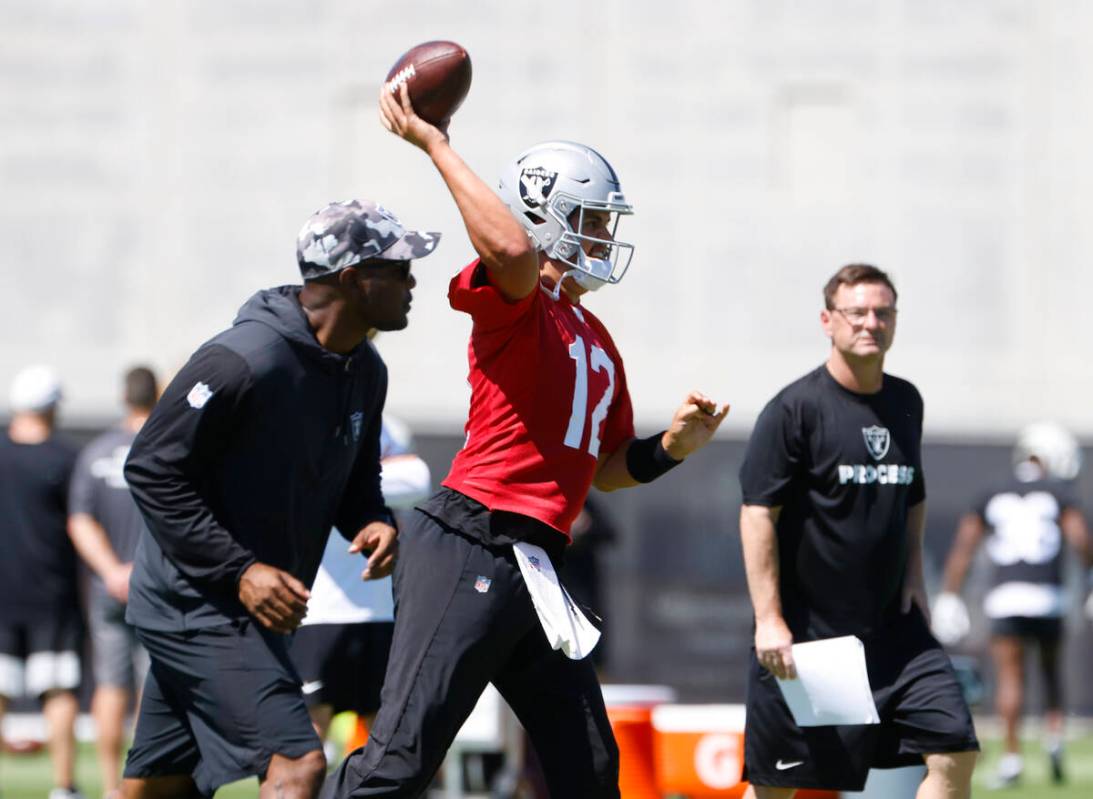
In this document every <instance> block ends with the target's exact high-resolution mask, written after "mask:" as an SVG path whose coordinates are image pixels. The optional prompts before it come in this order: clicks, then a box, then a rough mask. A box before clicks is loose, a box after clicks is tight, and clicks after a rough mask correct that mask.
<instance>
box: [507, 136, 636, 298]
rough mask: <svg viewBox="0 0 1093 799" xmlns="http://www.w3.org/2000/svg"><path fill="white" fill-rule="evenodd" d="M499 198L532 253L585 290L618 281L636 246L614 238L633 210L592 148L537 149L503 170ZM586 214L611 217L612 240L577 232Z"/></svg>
mask: <svg viewBox="0 0 1093 799" xmlns="http://www.w3.org/2000/svg"><path fill="white" fill-rule="evenodd" d="M498 193H499V194H500V195H501V199H502V200H503V201H504V202H505V204H506V205H508V207H509V210H510V211H512V213H513V215H515V217H516V218H517V219H518V220H519V221H520V223H521V224H523V226H524V227H525V228H526V229H527V231H528V235H529V236H530V237H531V239H532V241H534V242H535V244H536V247H537V248H538V249H540V250H542V251H543V252H545V253H546V254H547V256H548V257H550V258H552V259H554V260H557V261H560V262H562V263H564V264H566V265H567V266H569V267H570V269H569V271H568V272H566V275H567V276H569V277H572V278H573V279H574V280H575V281H577V283H578V284H580V285H581V286H583V287H584V288H585V289H588V290H589V291H595V290H596V289H598V288H599V287H600V286H602V285H604V284H605V283H618V282H619V281H620V280H622V277H623V275H624V274H626V270H627V268H629V266H630V260H631V259H632V258H633V257H634V245H633V244H627V243H626V242H622V241H616V240H615V239H614V236H615V233H616V231H617V230H618V225H619V217H620V216H622V215H623V214H632V213H634V209H633V206H631V205H630V204H629V203H628V202H626V197H625V196H624V195H623V193H622V187H621V186H620V185H619V178H618V175H616V174H615V170H614V169H612V168H611V164H609V163H607V159H605V158H604V157H603V156H602V155H600V154H599V153H598V152H596V151H595V150H593V149H592V148H591V147H586V146H585V145H583V144H577V143H576V142H570V141H548V142H543V143H542V144H537V145H535V146H534V147H532V148H531V149H529V150H526V151H524V152H523V153H521V154H520V155H519V156H518V157H517V158H516V160H514V161H513V162H512V163H511V164H509V166H508V167H506V169H505V172H504V174H502V175H501V181H500V185H499V188H498ZM588 211H608V212H609V213H611V214H612V217H613V219H612V221H611V222H610V223H609V227H610V230H611V239H601V238H595V237H592V236H586V235H584V234H583V233H582V232H581V231H582V230H583V227H584V215H585V213H586V212H588ZM585 243H588V244H591V245H595V246H594V248H593V251H594V252H596V253H597V255H596V256H591V255H589V254H588V253H586V252H585V248H584V247H583V246H582V245H583V244H585Z"/></svg>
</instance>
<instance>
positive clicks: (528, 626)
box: [321, 511, 619, 799]
mask: <svg viewBox="0 0 1093 799" xmlns="http://www.w3.org/2000/svg"><path fill="white" fill-rule="evenodd" d="M399 541H400V543H399V559H398V564H397V566H396V567H395V574H394V585H393V589H394V595H395V635H394V641H393V642H392V645H391V656H390V661H389V663H388V667H387V675H386V677H385V680H384V685H383V693H382V696H381V706H380V711H379V714H378V715H377V717H376V721H375V724H374V725H373V726H372V731H371V736H370V737H369V739H368V744H367V745H366V746H365V747H364V748H362V749H358V750H357V751H355V752H353V753H351V754H350V755H349V756H348V757H347V758H346V759H345V760H344V761H343V762H342V764H341V766H340V767H339V768H338V770H337V771H336V772H335V773H334V774H332V775H331V776H330V778H329V779H328V780H327V782H326V785H325V786H324V788H323V792H322V794H321V795H322V797H323V799H335V798H336V799H349V797H354V798H356V797H380V796H382V797H418V796H421V795H422V794H424V793H425V791H426V789H427V788H428V785H429V783H430V781H431V780H432V778H433V775H434V774H435V773H436V771H437V769H438V768H439V767H440V764H441V762H442V760H443V759H444V755H445V753H446V752H447V750H448V747H449V746H450V745H451V743H452V740H453V739H454V738H455V735H456V732H458V730H459V728H460V726H462V724H463V722H464V721H465V720H466V718H467V716H468V715H469V714H470V712H471V711H472V710H473V709H474V705H475V703H476V702H477V701H478V697H479V696H480V695H481V693H482V691H483V690H484V689H485V687H486V684H487V683H489V682H492V683H493V684H494V685H495V686H496V687H497V689H498V691H500V693H501V695H502V696H503V697H504V698H505V700H506V701H507V702H508V703H509V705H510V706H511V707H512V709H513V710H514V711H515V713H516V715H517V717H518V718H519V719H520V722H521V723H522V724H523V725H524V728H525V729H526V730H527V732H528V735H529V736H530V737H531V740H532V743H533V744H534V746H535V749H536V751H537V753H538V755H539V758H540V760H541V761H542V764H543V769H544V771H545V773H546V779H547V783H548V785H549V787H550V792H551V796H553V797H557V798H559V799H561V798H562V797H565V798H566V799H571V798H572V797H581V798H582V799H599V798H600V797H609V798H610V799H617V797H618V796H619V789H618V748H617V746H616V744H615V739H614V736H613V735H612V732H611V726H610V723H609V722H608V719H607V711H606V709H605V708H604V703H603V695H602V693H601V691H600V687H599V683H598V682H597V679H596V674H595V671H594V670H593V667H592V662H591V661H590V660H589V659H587V658H586V659H584V660H570V659H569V658H567V657H566V656H565V655H563V654H561V653H560V652H557V651H554V650H552V649H551V648H550V647H549V645H548V644H547V641H546V636H545V635H544V634H543V631H542V628H541V627H540V626H539V620H538V617H537V615H536V613H535V608H534V606H533V605H532V603H531V598H530V597H529V595H528V591H527V587H526V586H525V584H524V580H523V577H522V576H521V574H520V569H519V567H518V566H517V565H516V560H515V556H514V555H513V553H512V548H511V547H489V546H486V545H484V544H482V543H480V542H479V541H476V540H474V539H473V538H470V537H467V536H465V535H463V534H461V533H459V532H457V531H456V530H455V529H454V528H452V527H449V526H448V525H446V524H444V523H442V522H440V521H439V520H437V519H434V518H433V517H431V516H428V515H426V514H425V513H423V512H421V511H415V512H414V517H413V520H412V522H411V524H410V525H409V526H408V528H407V529H406V530H404V531H403V533H402V534H401V535H400V537H399Z"/></svg>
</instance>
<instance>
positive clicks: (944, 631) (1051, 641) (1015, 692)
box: [933, 422, 1093, 787]
mask: <svg viewBox="0 0 1093 799" xmlns="http://www.w3.org/2000/svg"><path fill="white" fill-rule="evenodd" d="M1080 468H1081V449H1079V447H1078V442H1077V441H1076V440H1075V439H1074V437H1073V436H1072V435H1070V433H1068V432H1067V431H1066V430H1064V429H1062V428H1061V427H1059V426H1058V425H1054V424H1050V423H1045V422H1040V423H1037V424H1033V425H1029V426H1028V427H1027V428H1025V429H1024V430H1023V431H1022V432H1021V434H1020V435H1019V436H1018V439H1017V445H1016V447H1015V448H1014V477H1013V479H1012V480H1010V481H1009V482H1008V483H1006V484H1004V485H998V486H994V487H993V488H992V489H991V490H990V491H988V492H987V493H985V494H984V495H983V496H982V498H981V500H980V501H979V502H978V503H977V504H976V506H975V509H974V510H973V511H971V512H969V513H967V514H965V515H964V517H963V518H962V519H961V520H960V524H959V527H958V528H957V533H956V540H955V541H954V542H953V548H952V551H951V552H950V553H949V558H948V562H947V563H946V565H945V581H944V587H943V592H942V593H941V594H940V595H939V596H938V597H937V600H936V601H935V604H934V614H935V615H934V625H933V626H934V632H935V634H936V635H937V637H938V638H939V639H940V640H941V641H943V642H944V643H946V644H953V643H956V642H957V641H959V640H960V639H961V638H963V637H964V635H965V634H967V632H968V629H969V626H970V625H969V621H968V612H967V609H966V608H965V606H964V603H963V600H961V599H960V588H961V586H962V585H963V584H964V577H965V576H966V575H967V573H968V569H969V568H970V567H971V564H972V559H973V557H974V556H975V552H976V550H977V549H978V547H979V545H980V543H983V544H985V545H986V550H987V555H988V557H989V558H990V561H991V565H992V567H993V570H992V574H991V587H990V589H989V591H988V592H987V595H986V597H985V599H984V602H983V609H984V611H985V612H986V616H987V618H988V619H990V624H991V640H990V649H991V657H992V659H993V661H994V668H995V674H996V688H995V707H996V708H997V711H998V715H999V716H1001V717H1002V720H1003V722H1004V724H1005V749H1006V751H1005V754H1004V755H1003V756H1002V758H1001V760H1000V761H999V763H998V773H997V775H996V777H995V780H994V782H995V784H996V785H997V786H999V787H1004V786H1007V785H1012V784H1014V783H1016V782H1018V781H1019V780H1020V777H1021V772H1022V770H1023V767H1024V762H1023V759H1022V757H1021V747H1020V741H1019V739H1018V737H1017V726H1018V723H1019V722H1020V718H1021V706H1022V704H1023V703H1024V662H1025V646H1026V645H1032V644H1035V646H1036V649H1037V650H1038V652H1039V665H1040V674H1041V681H1042V683H1043V686H1044V707H1045V713H1044V722H1045V724H1044V726H1045V733H1046V736H1045V741H1044V743H1045V748H1046V749H1047V752H1048V756H1049V759H1050V762H1051V773H1052V778H1053V780H1054V781H1055V782H1062V780H1063V764H1062V732H1063V730H1062V727H1063V698H1062V691H1061V688H1062V683H1061V679H1060V674H1059V667H1060V663H1061V651H1060V650H1061V646H1060V644H1061V641H1062V632H1063V625H1062V622H1063V616H1065V615H1066V592H1065V590H1064V587H1063V583H1064V577H1065V575H1064V570H1063V566H1064V556H1063V553H1064V547H1063V542H1064V541H1066V542H1068V543H1069V544H1070V546H1071V548H1072V549H1073V550H1074V551H1075V553H1076V554H1077V555H1078V556H1079V557H1080V558H1081V559H1082V561H1083V563H1085V564H1086V565H1087V566H1088V565H1093V563H1091V559H1093V552H1091V550H1090V540H1089V529H1088V527H1087V526H1086V522H1085V519H1084V517H1083V516H1082V513H1081V511H1080V510H1079V509H1078V505H1077V502H1076V499H1075V496H1074V493H1073V484H1072V482H1071V481H1073V480H1074V478H1076V477H1077V476H1078V472H1079V470H1080Z"/></svg>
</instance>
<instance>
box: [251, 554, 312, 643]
mask: <svg viewBox="0 0 1093 799" xmlns="http://www.w3.org/2000/svg"><path fill="white" fill-rule="evenodd" d="M310 595H311V594H310V593H309V592H308V590H307V588H306V587H305V586H304V584H303V583H301V582H300V581H299V580H297V579H296V578H295V577H293V576H292V575H291V574H289V573H288V572H285V571H281V570H280V569H278V568H276V567H274V566H269V565H267V564H265V563H253V564H251V565H250V566H249V567H248V568H247V570H246V571H245V572H243V576H242V577H240V578H239V601H240V602H242V603H243V606H244V607H245V608H246V609H247V610H248V611H249V612H250V614H251V615H252V616H254V618H256V619H258V621H259V622H260V623H261V624H262V626H263V627H267V628H269V629H270V630H273V631H274V632H275V633H290V632H292V631H293V630H295V629H296V628H297V627H299V626H300V622H301V621H303V619H304V614H306V613H307V599H308V597H309V596H310Z"/></svg>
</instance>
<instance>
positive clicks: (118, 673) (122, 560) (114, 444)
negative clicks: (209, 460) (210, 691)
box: [68, 366, 158, 799]
mask: <svg viewBox="0 0 1093 799" xmlns="http://www.w3.org/2000/svg"><path fill="white" fill-rule="evenodd" d="M157 396H158V387H157V385H156V376H155V375H154V374H153V373H152V371H151V370H150V369H148V368H147V367H144V366H137V367H134V368H132V369H130V370H129V371H128V372H126V373H125V378H124V397H123V400H124V403H125V417H124V418H123V419H122V420H121V422H120V423H119V424H118V425H117V426H115V427H113V428H111V429H110V430H107V431H106V432H105V433H103V434H102V435H100V436H99V437H98V438H96V439H94V440H93V441H92V442H91V443H90V444H88V445H87V447H86V448H84V450H83V451H82V452H81V453H80V457H79V460H77V462H76V468H75V471H74V473H73V476H72V482H71V485H70V486H69V492H68V513H69V516H68V533H69V535H70V536H71V538H72V543H73V544H74V545H75V547H76V551H77V552H78V553H79V554H80V557H82V558H83V559H84V561H85V562H86V563H87V565H88V566H89V567H90V569H91V578H90V580H89V581H88V586H87V623H88V628H89V632H90V634H91V669H92V673H93V674H94V676H95V693H94V696H93V697H92V700H91V714H92V716H94V718H95V727H96V732H97V745H98V752H99V766H100V768H101V770H102V788H103V797H104V799H118V797H120V796H121V794H120V792H119V790H118V789H119V787H120V785H121V756H122V748H123V746H124V743H125V716H126V712H127V711H128V709H129V699H130V696H133V697H134V699H135V702H137V703H139V701H140V700H139V696H140V688H141V686H142V685H143V684H144V677H145V674H146V673H147V671H148V654H147V653H146V652H145V651H144V648H143V647H142V646H141V645H140V643H139V642H138V641H137V637H136V633H135V632H134V630H133V628H132V627H130V626H129V625H128V624H126V622H125V603H126V602H127V601H128V599H129V574H130V572H132V570H133V556H134V554H135V553H136V550H137V542H138V541H139V540H140V535H141V532H142V531H143V529H144V519H143V517H142V516H141V515H140V510H139V509H138V508H137V505H136V503H135V502H134V501H133V497H132V495H131V494H130V493H129V486H128V485H127V484H126V482H125V477H124V475H123V474H122V467H124V465H125V459H126V457H127V456H128V455H129V447H130V446H131V445H132V443H133V439H134V438H135V437H136V435H137V432H138V431H139V430H140V428H141V427H142V426H143V425H144V422H145V421H146V420H147V419H148V414H150V413H151V412H152V408H153V407H154V406H155V404H156V398H157Z"/></svg>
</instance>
